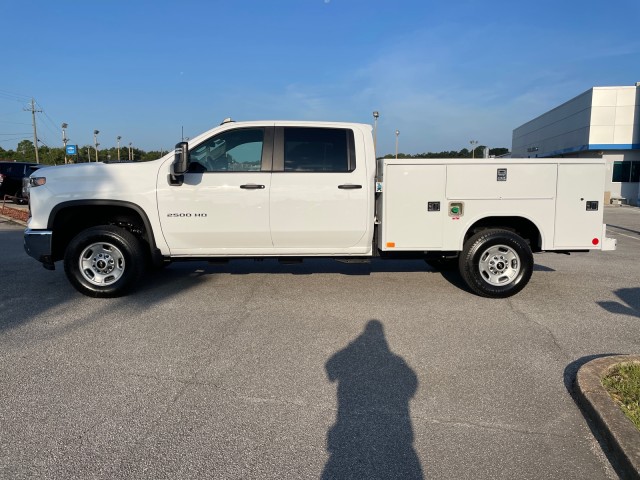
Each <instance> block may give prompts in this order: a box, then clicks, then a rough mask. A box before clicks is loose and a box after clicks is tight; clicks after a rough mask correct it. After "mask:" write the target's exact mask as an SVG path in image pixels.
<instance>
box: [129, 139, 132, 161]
mask: <svg viewBox="0 0 640 480" xmlns="http://www.w3.org/2000/svg"><path fill="white" fill-rule="evenodd" d="M131 157H132V151H131V142H129V161H131Z"/></svg>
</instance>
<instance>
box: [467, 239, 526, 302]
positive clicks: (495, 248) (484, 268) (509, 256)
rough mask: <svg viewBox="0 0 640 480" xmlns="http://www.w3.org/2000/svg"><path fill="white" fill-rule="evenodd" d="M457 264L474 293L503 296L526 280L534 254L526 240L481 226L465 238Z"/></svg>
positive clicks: (516, 291) (516, 289)
mask: <svg viewBox="0 0 640 480" xmlns="http://www.w3.org/2000/svg"><path fill="white" fill-rule="evenodd" d="M458 265H459V268H460V274H461V275H462V278H463V279H464V281H465V282H466V284H467V285H468V286H469V288H470V289H471V290H473V291H474V292H475V293H477V294H478V295H481V296H483V297H490V298H506V297H510V296H512V295H515V294H516V293H518V292H519V291H520V290H522V289H523V288H524V287H525V286H526V285H527V283H528V282H529V279H530V278H531V273H532V272H533V254H532V253H531V248H530V247H529V245H528V244H527V242H525V240H524V239H523V238H522V237H520V236H519V235H516V234H515V233H513V232H510V231H508V230H499V229H491V230H484V231H482V232H479V233H477V234H475V235H474V236H472V237H471V238H469V240H467V242H466V243H465V245H464V248H463V250H462V253H461V254H460V259H459V264H458Z"/></svg>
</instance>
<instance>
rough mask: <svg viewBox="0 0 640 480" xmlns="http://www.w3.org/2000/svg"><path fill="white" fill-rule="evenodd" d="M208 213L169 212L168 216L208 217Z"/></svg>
mask: <svg viewBox="0 0 640 480" xmlns="http://www.w3.org/2000/svg"><path fill="white" fill-rule="evenodd" d="M206 216H207V214H206V213H167V217H180V218H189V217H201V218H202V217H206Z"/></svg>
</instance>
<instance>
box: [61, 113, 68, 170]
mask: <svg viewBox="0 0 640 480" xmlns="http://www.w3.org/2000/svg"><path fill="white" fill-rule="evenodd" d="M68 126H69V125H67V124H66V123H63V124H62V146H63V148H64V163H65V165H66V164H67V163H69V162H68V161H67V142H68V141H69V139H68V138H67V127H68Z"/></svg>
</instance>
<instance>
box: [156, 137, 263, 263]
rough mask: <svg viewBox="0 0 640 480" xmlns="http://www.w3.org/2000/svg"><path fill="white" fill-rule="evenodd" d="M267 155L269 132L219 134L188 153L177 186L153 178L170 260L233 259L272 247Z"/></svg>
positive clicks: (195, 146)
mask: <svg viewBox="0 0 640 480" xmlns="http://www.w3.org/2000/svg"><path fill="white" fill-rule="evenodd" d="M190 147H191V146H190ZM272 151H273V128H272V127H250V128H236V129H230V130H225V131H223V132H221V133H218V134H216V135H214V136H212V137H210V138H208V139H206V140H205V141H203V142H201V143H199V144H197V145H194V146H193V147H191V148H190V149H189V157H190V165H189V169H188V170H187V172H186V173H185V174H184V181H183V183H182V185H179V186H178V185H169V184H168V182H167V180H166V177H165V178H164V179H163V178H162V176H161V177H160V178H159V180H158V184H159V188H158V210H159V215H160V222H161V225H162V233H163V235H164V237H165V240H166V242H167V244H168V245H169V248H170V249H171V253H172V255H181V254H183V255H188V256H193V255H220V254H229V255H233V254H234V253H237V254H242V253H247V252H248V251H249V253H251V252H252V251H254V250H255V251H264V250H266V249H269V248H272V247H273V245H272V242H271V234H270V231H269V193H270V187H271V159H272ZM252 249H253V250H252Z"/></svg>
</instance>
